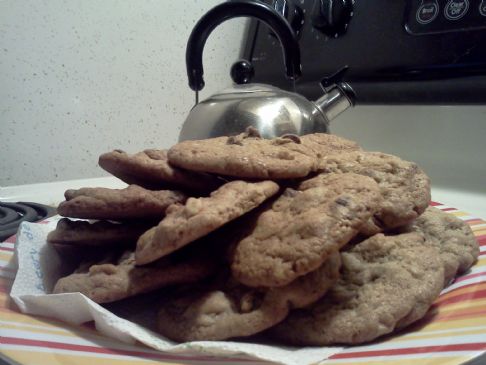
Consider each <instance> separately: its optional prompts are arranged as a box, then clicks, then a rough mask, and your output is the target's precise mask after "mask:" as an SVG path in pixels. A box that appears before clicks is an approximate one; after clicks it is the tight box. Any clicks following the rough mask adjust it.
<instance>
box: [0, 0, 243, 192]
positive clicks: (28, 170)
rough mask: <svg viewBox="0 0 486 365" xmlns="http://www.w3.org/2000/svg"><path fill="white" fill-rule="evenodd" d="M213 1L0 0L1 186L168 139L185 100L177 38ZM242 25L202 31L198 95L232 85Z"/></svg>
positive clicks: (82, 169)
mask: <svg viewBox="0 0 486 365" xmlns="http://www.w3.org/2000/svg"><path fill="white" fill-rule="evenodd" d="M220 2H222V0H204V1H201V0H199V1H187V0H184V1H172V0H161V1H148V0H143V1H141V0H137V1H115V0H107V1H98V0H75V1H60V0H49V1H47V0H46V1H37V0H7V1H0V186H1V185H4V186H8V185H17V184H25V183H34V182H45V181H57V180H68V179H75V178H85V177H97V176H102V175H105V173H104V171H102V170H101V169H100V168H99V167H97V160H98V156H99V154H101V153H103V152H106V151H109V150H111V149H114V148H121V149H124V150H126V151H128V152H136V151H139V150H142V149H144V148H149V147H168V146H170V145H172V144H173V143H175V142H176V140H177V136H178V133H179V129H180V126H181V124H182V122H183V121H184V119H185V116H186V115H187V113H188V112H189V110H190V108H191V107H192V105H193V104H194V93H193V92H192V91H191V90H190V89H189V87H188V86H187V77H186V74H185V48H186V42H187V39H188V37H189V34H190V31H191V30H192V27H193V26H194V24H195V22H196V21H197V20H198V19H199V18H200V17H201V16H202V15H203V14H204V13H205V12H206V11H207V10H209V9H210V8H211V7H213V6H215V5H216V4H218V3H220ZM244 24H245V20H244V19H233V20H229V21H227V22H225V23H223V24H221V25H220V26H219V27H218V28H216V29H215V31H214V32H213V33H212V34H211V36H210V38H209V40H208V42H207V44H206V48H205V52H204V66H205V80H206V85H207V86H206V88H205V89H204V90H203V92H202V97H203V98H204V97H207V96H209V95H210V94H211V93H212V92H215V91H217V90H219V89H222V88H225V87H227V86H228V85H230V84H231V79H230V77H229V68H230V66H231V64H232V63H233V62H234V61H235V60H237V59H238V56H239V50H240V44H241V40H242V38H243V33H244V32H243V31H244Z"/></svg>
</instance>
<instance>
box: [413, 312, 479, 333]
mask: <svg viewBox="0 0 486 365" xmlns="http://www.w3.org/2000/svg"><path fill="white" fill-rule="evenodd" d="M474 326H486V316H484V315H483V316H479V317H474V318H458V319H448V320H447V321H440V322H430V323H429V324H427V325H425V326H424V327H422V328H421V329H420V332H427V331H439V330H447V329H453V328H454V329H457V328H464V327H474Z"/></svg>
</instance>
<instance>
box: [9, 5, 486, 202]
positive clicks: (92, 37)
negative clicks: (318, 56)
mask: <svg viewBox="0 0 486 365" xmlns="http://www.w3.org/2000/svg"><path fill="white" fill-rule="evenodd" d="M219 2H221V1H218V0H204V1H201V0H199V1H191V2H189V1H171V0H160V1H148V0H143V1H142V0H138V1H128V0H126V1H115V0H107V1H97V0H77V1H74V0H72V1H66V2H63V1H60V0H49V1H42V2H41V1H36V0H29V1H27V0H17V1H15V0H8V1H0V185H4V186H5V185H17V184H24V183H34V182H44V181H56V180H68V179H75V178H84V177H97V176H102V175H104V174H105V173H104V171H102V170H101V169H100V168H98V167H97V159H98V155H99V154H101V153H103V152H105V151H109V150H111V149H113V148H121V149H124V150H126V151H128V152H136V151H139V150H142V149H144V148H148V147H168V146H170V145H172V144H173V143H175V142H176V140H177V136H178V133H179V128H180V126H181V124H182V122H183V120H184V119H185V116H186V115H187V113H188V111H189V109H190V108H191V106H192V105H193V102H194V94H193V92H192V91H191V90H190V89H189V87H188V86H187V78H186V74H185V61H184V60H185V46H186V41H187V38H188V36H189V33H190V31H191V29H192V27H193V25H194V23H195V22H196V21H197V19H199V17H200V16H202V14H204V13H205V11H207V10H208V9H209V8H211V7H212V6H214V5H215V4H217V3H219ZM243 30H244V20H243V19H236V20H230V21H228V22H226V23H224V24H222V25H220V26H219V27H218V28H217V29H216V30H215V31H214V32H213V33H212V35H211V36H210V38H209V41H208V43H207V45H206V48H205V57H204V65H205V73H206V75H205V79H206V85H207V86H206V88H205V89H204V90H203V93H202V97H203V98H204V97H205V96H208V95H209V94H210V93H212V92H214V91H216V90H218V89H222V88H224V87H226V86H228V85H229V84H230V83H231V80H230V78H229V76H228V74H229V68H230V65H231V64H232V63H233V62H234V61H235V60H236V59H237V58H238V55H239V48H240V44H241V40H242V37H243ZM332 131H333V133H336V134H339V135H343V136H345V137H348V138H352V139H355V140H357V141H359V142H360V143H361V144H362V145H363V146H364V147H365V148H368V149H372V150H381V151H385V152H389V153H394V154H397V155H399V156H401V157H403V158H407V159H409V160H413V161H416V162H418V163H419V164H420V165H421V166H422V167H423V168H424V169H425V170H426V172H427V173H428V174H429V175H430V176H431V177H432V181H433V183H434V185H436V186H437V185H439V186H445V185H449V186H453V187H455V188H460V189H465V190H469V189H472V190H480V191H482V192H485V193H486V168H485V166H486V163H485V162H484V159H485V157H486V143H485V142H484V139H485V138H486V107H484V106H483V107H467V106H463V107H415V106H406V107H397V106H386V107H381V106H376V107H375V106H374V107H357V108H355V109H354V110H351V111H347V112H346V113H344V114H343V115H341V116H340V117H339V118H338V119H337V120H335V121H334V122H333V124H332Z"/></svg>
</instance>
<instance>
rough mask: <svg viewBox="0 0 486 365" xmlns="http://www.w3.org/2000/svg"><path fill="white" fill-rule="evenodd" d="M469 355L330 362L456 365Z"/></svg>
mask: <svg viewBox="0 0 486 365" xmlns="http://www.w3.org/2000/svg"><path fill="white" fill-rule="evenodd" d="M470 359H471V357H468V356H445V357H427V354H424V357H423V358H417V359H415V358H413V359H399V358H389V359H380V360H370V361H363V362H361V361H359V362H358V361H355V360H352V359H350V360H349V362H348V361H346V362H336V363H332V362H331V364H336V365H338V364H339V365H410V364H413V365H457V364H462V363H464V362H466V361H467V360H470ZM318 364H319V365H326V364H327V362H326V361H322V362H319V363H316V364H315V365H318Z"/></svg>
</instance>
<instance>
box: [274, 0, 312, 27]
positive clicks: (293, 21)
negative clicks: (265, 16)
mask: <svg viewBox="0 0 486 365" xmlns="http://www.w3.org/2000/svg"><path fill="white" fill-rule="evenodd" d="M272 6H273V8H274V9H275V10H276V11H277V12H278V13H279V14H280V15H282V16H283V17H284V18H285V19H287V21H288V22H289V24H290V26H291V27H292V29H293V30H294V32H295V33H296V34H297V35H298V34H299V32H300V31H301V29H302V26H303V25H304V12H303V11H302V9H301V8H300V7H299V6H297V5H296V4H295V0H294V1H292V0H274V1H273V4H272Z"/></svg>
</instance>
